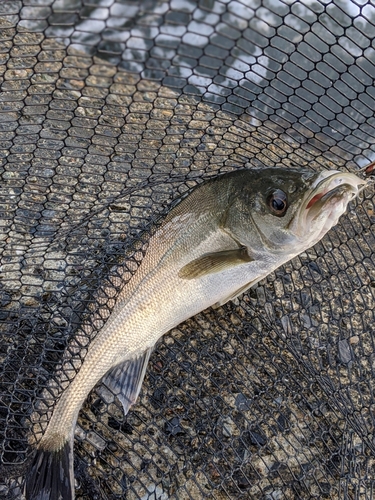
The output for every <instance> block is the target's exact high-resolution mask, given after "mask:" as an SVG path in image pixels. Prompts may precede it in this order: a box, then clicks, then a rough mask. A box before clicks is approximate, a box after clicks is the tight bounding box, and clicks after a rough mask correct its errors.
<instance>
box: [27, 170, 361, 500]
mask: <svg viewBox="0 0 375 500" xmlns="http://www.w3.org/2000/svg"><path fill="white" fill-rule="evenodd" d="M365 183H366V182H365V181H363V180H361V179H359V178H358V177H356V176H355V175H353V174H348V173H340V172H338V171H330V172H323V173H316V172H312V171H309V170H298V171H294V170H287V169H284V168H277V167H275V168H269V169H262V170H240V171H235V172H232V173H228V174H224V175H221V176H218V177H217V178H215V179H212V180H209V181H207V182H205V183H203V184H202V185H200V186H199V187H197V188H195V189H194V190H193V191H192V192H191V193H190V194H189V195H188V196H187V197H185V198H184V199H183V200H182V201H181V202H180V203H179V204H178V205H177V206H176V207H175V208H174V209H173V210H172V211H171V212H170V213H169V214H168V215H167V217H166V218H165V220H164V222H163V223H162V225H161V226H160V227H159V228H158V229H157V230H156V232H155V233H154V235H153V236H152V237H151V238H150V241H149V246H148V249H147V252H146V255H145V257H144V259H143V260H142V263H141V265H140V267H139V269H138V270H137V272H136V273H135V275H134V276H133V277H132V279H131V280H130V282H129V283H128V284H127V285H126V287H124V289H123V290H122V292H121V293H120V295H119V297H118V300H117V303H116V305H115V307H114V309H113V311H112V313H111V315H110V317H109V319H108V320H107V322H106V323H105V325H104V327H103V328H102V329H101V331H100V332H99V333H98V334H97V336H96V337H95V338H94V340H92V341H91V343H90V345H89V346H88V348H87V353H86V355H85V358H84V361H83V363H82V366H81V367H80V370H79V371H78V373H77V375H76V376H75V377H74V378H73V379H72V380H71V381H70V380H69V379H67V378H66V377H65V380H64V383H63V382H61V385H63V386H64V387H65V389H64V391H63V393H62V395H61V397H60V398H59V399H58V401H57V402H56V404H55V405H54V406H53V410H52V413H51V414H50V416H49V417H48V421H47V422H45V423H44V424H43V423H42V422H39V421H38V418H39V417H38V415H37V414H36V415H34V416H33V417H34V429H35V432H37V431H36V429H39V430H40V429H43V435H42V437H41V439H40V440H39V441H38V442H37V443H33V446H34V447H35V448H36V450H35V459H34V462H33V465H32V467H31V469H30V472H29V474H28V477H27V479H26V491H25V494H26V498H27V499H28V500H42V499H43V500H70V499H73V498H74V475H73V458H72V453H73V452H72V450H73V437H74V428H75V424H76V420H77V417H78V412H79V410H80V408H81V406H82V404H83V402H84V401H85V399H86V397H87V395H88V394H89V392H90V391H91V389H92V388H93V387H94V385H95V384H96V383H97V382H98V381H99V380H101V379H103V381H104V383H105V384H107V385H108V387H110V388H111V389H112V390H114V391H115V393H116V394H117V395H118V397H119V399H120V400H121V402H122V403H123V406H124V411H125V413H126V412H127V411H128V410H129V408H130V406H131V405H132V404H133V403H134V402H135V400H136V398H137V396H138V393H139V391H140V388H141V385H142V381H143V377H144V374H145V370H146V367H147V362H148V359H149V356H150V354H151V352H152V349H153V346H154V345H155V343H156V341H157V340H158V339H159V338H160V337H161V336H162V335H163V334H165V333H166V332H168V331H169V330H171V329H172V328H173V327H175V326H177V325H178V324H180V323H181V322H183V321H184V320H186V319H188V318H190V317H192V316H194V315H195V314H197V313H198V312H200V311H202V310H204V309H206V308H208V307H210V306H212V305H220V304H224V303H225V302H227V301H228V300H231V299H233V298H235V297H236V296H238V295H239V294H241V293H242V292H244V291H245V290H246V289H248V288H249V287H250V286H252V285H253V284H255V283H256V282H258V281H259V280H261V279H263V278H264V277H265V276H267V275H268V274H269V273H270V272H272V271H273V270H275V269H276V268H277V267H279V266H280V265H282V264H283V263H285V262H287V261H288V260H290V259H291V258H293V257H295V256H296V255H298V254H299V253H301V252H303V251H304V250H306V249H307V248H309V247H310V246H312V245H314V244H315V243H316V242H317V241H319V240H320V239H321V238H322V237H323V236H324V234H325V233H326V232H327V231H328V230H329V229H330V228H331V227H332V226H333V225H334V224H336V222H337V220H338V218H339V217H340V215H341V214H342V213H343V212H344V211H345V210H346V207H347V204H348V202H349V201H350V200H351V199H352V198H353V197H355V196H356V195H357V193H358V192H359V190H360V189H362V187H363V185H364V184H365ZM67 364H69V355H68V356H66V360H65V365H66V366H67ZM63 371H64V370H63V369H62V370H61V377H62V378H63ZM58 377H59V375H57V378H58ZM51 392H52V393H53V391H51ZM50 397H51V396H50ZM46 398H48V396H46ZM52 403H54V401H51V406H52Z"/></svg>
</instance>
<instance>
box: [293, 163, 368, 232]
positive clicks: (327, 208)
mask: <svg viewBox="0 0 375 500" xmlns="http://www.w3.org/2000/svg"><path fill="white" fill-rule="evenodd" d="M369 184H370V182H369V179H360V178H359V177H357V176H356V175H355V174H352V173H349V172H341V171H339V170H332V171H327V170H324V171H323V172H320V174H318V175H317V176H316V177H315V180H314V181H313V182H312V184H311V186H310V189H308V190H307V193H306V194H305V196H304V198H303V200H302V202H301V205H300V207H299V209H298V212H297V213H298V215H297V217H296V218H295V223H296V227H295V234H296V236H297V238H298V239H300V240H304V239H305V238H306V234H308V233H310V231H314V229H313V227H314V226H315V221H316V220H317V219H318V218H319V216H320V215H325V217H326V218H327V219H332V220H336V222H337V218H338V217H337V214H338V212H337V210H335V207H338V206H339V205H341V206H343V204H345V206H346V205H347V204H348V203H349V201H350V200H352V199H353V198H355V197H356V196H357V195H358V193H359V192H360V191H362V190H363V189H364V188H365V187H366V186H367V185H369ZM343 211H344V210H339V212H341V213H343ZM335 214H336V215H335ZM340 215H341V214H340ZM336 222H334V223H336Z"/></svg>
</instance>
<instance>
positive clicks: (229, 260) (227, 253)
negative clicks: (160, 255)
mask: <svg viewBox="0 0 375 500" xmlns="http://www.w3.org/2000/svg"><path fill="white" fill-rule="evenodd" d="M252 260H253V259H252V258H251V257H250V256H249V254H248V252H247V249H246V247H241V248H236V249H235V250H223V251H222V252H214V253H206V254H205V255H202V257H199V258H198V259H195V260H192V261H191V262H189V264H186V266H184V267H183V268H182V269H180V272H179V273H178V275H179V277H180V278H185V279H188V280H191V279H194V278H200V277H201V276H205V275H207V274H212V273H218V272H219V271H224V270H225V269H229V268H231V267H233V266H237V265H238V264H244V263H246V262H251V261H252Z"/></svg>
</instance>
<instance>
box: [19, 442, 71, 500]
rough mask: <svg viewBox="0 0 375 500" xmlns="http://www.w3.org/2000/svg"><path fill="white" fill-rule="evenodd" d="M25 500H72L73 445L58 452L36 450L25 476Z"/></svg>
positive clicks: (68, 445) (68, 443) (66, 445)
mask: <svg viewBox="0 0 375 500" xmlns="http://www.w3.org/2000/svg"><path fill="white" fill-rule="evenodd" d="M25 496H26V499H27V500H74V473H73V443H72V442H71V441H67V442H66V443H65V444H64V446H63V447H62V448H61V449H60V450H58V451H46V450H43V449H40V450H37V451H36V455H35V457H34V460H33V462H32V465H31V468H30V469H29V472H28V474H27V476H26V484H25Z"/></svg>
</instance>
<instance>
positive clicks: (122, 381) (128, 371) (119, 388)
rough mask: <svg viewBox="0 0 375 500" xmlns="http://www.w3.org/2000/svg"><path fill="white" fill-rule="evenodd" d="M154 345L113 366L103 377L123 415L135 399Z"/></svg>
mask: <svg viewBox="0 0 375 500" xmlns="http://www.w3.org/2000/svg"><path fill="white" fill-rule="evenodd" d="M153 350H154V347H150V348H149V349H147V350H146V351H144V352H143V353H142V354H141V355H140V356H139V357H138V358H135V359H129V360H126V361H124V363H120V364H119V365H117V366H115V367H114V368H112V369H111V370H109V372H107V374H106V375H105V377H104V378H103V383H104V384H105V385H106V386H107V387H108V388H109V389H111V390H112V392H113V393H114V394H115V395H116V396H117V397H118V398H119V400H120V401H121V403H122V406H123V407H124V413H125V415H126V414H127V413H128V411H129V409H130V407H131V406H132V405H133V404H134V403H135V402H136V401H137V398H138V394H139V392H140V390H141V387H142V382H143V379H144V377H145V373H146V369H147V365H148V360H149V359H150V355H151V353H152V351H153Z"/></svg>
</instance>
